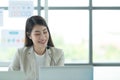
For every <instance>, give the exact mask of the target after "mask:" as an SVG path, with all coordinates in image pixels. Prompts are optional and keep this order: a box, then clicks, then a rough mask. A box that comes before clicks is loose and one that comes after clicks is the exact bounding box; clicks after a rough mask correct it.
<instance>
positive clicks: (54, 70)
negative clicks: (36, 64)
mask: <svg viewBox="0 0 120 80" xmlns="http://www.w3.org/2000/svg"><path fill="white" fill-rule="evenodd" d="M39 80H93V66H91V65H80V66H64V67H41V68H40V69H39Z"/></svg>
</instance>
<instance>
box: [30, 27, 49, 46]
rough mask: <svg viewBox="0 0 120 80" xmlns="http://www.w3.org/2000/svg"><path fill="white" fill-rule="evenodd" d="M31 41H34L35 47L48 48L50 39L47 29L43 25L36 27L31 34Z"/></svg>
mask: <svg viewBox="0 0 120 80" xmlns="http://www.w3.org/2000/svg"><path fill="white" fill-rule="evenodd" d="M30 39H31V40H32V41H33V45H34V46H35V47H41V48H42V47H46V46H47V43H48V39H49V33H48V30H47V28H46V27H45V26H43V25H35V26H34V28H33V30H32V32H31V35H30Z"/></svg>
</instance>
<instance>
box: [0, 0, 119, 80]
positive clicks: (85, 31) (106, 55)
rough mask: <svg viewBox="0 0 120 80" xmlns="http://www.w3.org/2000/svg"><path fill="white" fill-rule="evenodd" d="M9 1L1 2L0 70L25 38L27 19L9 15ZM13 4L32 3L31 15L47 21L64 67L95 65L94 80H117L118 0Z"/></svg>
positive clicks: (36, 1)
mask: <svg viewBox="0 0 120 80" xmlns="http://www.w3.org/2000/svg"><path fill="white" fill-rule="evenodd" d="M9 1H10V0H0V9H1V10H2V11H3V24H2V25H0V66H1V67H0V70H4V69H5V70H6V67H7V66H8V65H9V62H10V61H11V60H12V58H13V56H14V54H15V51H16V49H17V48H18V47H21V46H22V45H23V44H22V42H21V43H20V41H22V40H23V39H22V38H23V37H24V35H23V32H24V27H25V21H26V19H27V17H12V16H10V14H9ZM13 1H14V0H13ZM16 1H32V2H33V6H34V8H33V14H32V15H41V16H43V17H44V18H45V19H46V21H47V23H48V26H49V28H50V31H51V34H52V37H53V41H54V42H55V46H56V47H58V48H61V49H63V50H64V53H65V65H66V66H73V65H76V66H79V65H84V64H85V65H89V64H90V65H93V66H94V80H106V79H108V80H119V79H120V77H119V75H118V74H119V73H120V45H119V43H120V29H119V28H120V27H119V26H120V22H119V19H120V1H119V0H16ZM8 32H10V33H12V34H15V36H16V35H17V36H20V37H17V38H16V39H14V35H12V37H11V35H9V34H8ZM5 34H6V35H7V36H5ZM21 34H22V35H21ZM3 39H4V40H3ZM11 41H12V42H11ZM17 44H19V45H17Z"/></svg>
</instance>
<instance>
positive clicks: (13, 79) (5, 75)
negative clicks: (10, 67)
mask: <svg viewBox="0 0 120 80" xmlns="http://www.w3.org/2000/svg"><path fill="white" fill-rule="evenodd" d="M0 80H25V74H24V73H23V72H22V71H0Z"/></svg>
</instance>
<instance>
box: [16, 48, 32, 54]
mask: <svg viewBox="0 0 120 80" xmlns="http://www.w3.org/2000/svg"><path fill="white" fill-rule="evenodd" d="M31 49H32V47H21V48H18V51H17V52H18V53H19V54H24V53H28V52H29V51H30V50H31Z"/></svg>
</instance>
